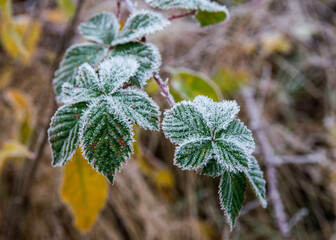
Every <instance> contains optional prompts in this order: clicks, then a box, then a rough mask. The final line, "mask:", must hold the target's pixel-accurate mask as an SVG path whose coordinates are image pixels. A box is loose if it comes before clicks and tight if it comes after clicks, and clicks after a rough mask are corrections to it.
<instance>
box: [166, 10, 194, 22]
mask: <svg viewBox="0 0 336 240" xmlns="http://www.w3.org/2000/svg"><path fill="white" fill-rule="evenodd" d="M195 14H196V10H193V11H191V12H187V13H184V14H181V15H175V16H171V17H169V18H168V20H169V21H172V20H175V19H178V18H183V17H187V16H193V15H195Z"/></svg>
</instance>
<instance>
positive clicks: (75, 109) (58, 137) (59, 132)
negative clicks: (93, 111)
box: [48, 102, 87, 166]
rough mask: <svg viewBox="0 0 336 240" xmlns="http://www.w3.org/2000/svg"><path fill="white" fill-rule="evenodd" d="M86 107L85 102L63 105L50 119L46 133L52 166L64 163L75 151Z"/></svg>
mask: <svg viewBox="0 0 336 240" xmlns="http://www.w3.org/2000/svg"><path fill="white" fill-rule="evenodd" d="M86 109H87V103H85V102H82V103H77V104H69V105H63V106H61V107H60V108H59V109H58V110H57V111H56V113H55V115H54V116H53V118H52V119H51V123H50V127H49V129H48V135H49V142H50V147H51V150H52V158H53V160H52V165H53V166H62V165H64V164H66V163H67V162H68V161H69V160H70V159H71V158H72V155H73V154H74V153H75V152H76V150H77V147H78V143H79V132H80V128H81V124H82V115H83V112H84V111H85V110H86Z"/></svg>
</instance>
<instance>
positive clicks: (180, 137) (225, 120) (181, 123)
mask: <svg viewBox="0 0 336 240" xmlns="http://www.w3.org/2000/svg"><path fill="white" fill-rule="evenodd" d="M238 111H239V107H238V105H237V104H236V102H234V101H223V102H218V103H217V102H213V101H212V100H211V99H210V98H207V97H204V96H198V97H196V98H195V99H194V101H193V102H188V101H182V102H180V103H178V104H177V105H175V106H174V107H173V108H172V109H171V110H167V111H166V112H165V117H164V120H163V123H162V129H163V131H164V133H165V135H166V137H167V138H169V139H170V140H171V141H172V142H173V143H176V144H178V145H179V147H178V149H180V148H181V146H182V145H183V146H185V145H186V144H187V143H188V145H187V146H188V152H190V153H191V154H192V153H193V152H197V151H198V148H199V144H196V143H197V142H199V141H201V142H202V141H209V142H211V145H210V146H209V148H210V150H211V151H209V153H210V152H211V153H212V155H211V156H210V155H209V154H206V155H204V157H202V158H198V157H197V158H194V157H190V159H187V160H188V161H189V160H190V161H193V162H188V166H204V165H206V164H207V162H208V161H209V159H210V157H212V159H213V160H216V161H217V163H218V164H219V165H220V166H222V167H224V168H225V169H226V170H228V171H232V172H236V171H240V172H242V171H245V170H248V169H249V153H250V152H251V150H252V151H253V150H254V141H253V138H252V134H251V132H250V131H248V130H247V128H246V127H245V126H241V125H239V128H238V127H237V128H235V127H231V122H232V121H236V120H235V119H234V117H235V116H236V115H237V113H238ZM242 129H243V130H244V131H243V130H242ZM219 133H221V134H219ZM178 149H177V150H178ZM177 150H176V153H175V160H174V161H175V163H179V161H177V159H183V158H184V157H183V156H179V153H180V151H177ZM182 153H183V154H184V152H181V154H182ZM200 156H203V155H200ZM179 165H181V164H179ZM182 167H183V168H186V167H184V166H183V165H182ZM190 168H192V167H190ZM194 168H196V167H194Z"/></svg>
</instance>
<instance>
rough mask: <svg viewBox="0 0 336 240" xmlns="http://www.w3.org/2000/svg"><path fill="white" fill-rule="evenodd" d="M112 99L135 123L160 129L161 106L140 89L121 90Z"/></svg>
mask: <svg viewBox="0 0 336 240" xmlns="http://www.w3.org/2000/svg"><path fill="white" fill-rule="evenodd" d="M110 100H111V101H112V102H113V104H114V105H115V106H118V107H119V108H120V110H121V111H122V112H123V113H124V114H125V115H126V116H127V117H128V118H129V119H130V120H131V121H132V122H133V123H135V124H137V125H139V126H141V127H143V128H144V129H149V130H157V131H158V130H159V122H160V119H159V116H160V111H159V106H158V105H157V104H156V103H155V102H154V101H153V100H152V99H151V98H150V97H149V96H148V95H147V94H146V93H145V92H143V91H140V90H138V89H124V90H119V91H117V92H116V93H114V94H113V95H112V97H111V98H110Z"/></svg>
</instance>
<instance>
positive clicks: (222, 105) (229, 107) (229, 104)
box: [194, 96, 240, 132]
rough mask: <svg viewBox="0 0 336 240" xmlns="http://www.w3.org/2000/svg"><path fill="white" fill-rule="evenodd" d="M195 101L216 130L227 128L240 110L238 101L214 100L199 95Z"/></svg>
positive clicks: (211, 126)
mask: <svg viewBox="0 0 336 240" xmlns="http://www.w3.org/2000/svg"><path fill="white" fill-rule="evenodd" d="M194 103H195V105H196V107H197V109H199V111H200V112H201V113H202V114H203V116H204V118H205V119H206V121H207V122H208V125H209V126H210V128H211V129H213V130H214V131H215V132H218V131H220V130H222V129H226V128H227V126H228V124H229V123H230V122H231V121H232V120H233V119H234V118H235V117H236V116H237V114H238V112H239V110H240V109H239V106H238V104H237V102H236V101H223V102H214V101H213V100H212V99H211V98H208V97H205V96H197V97H196V98H195V99H194Z"/></svg>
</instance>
